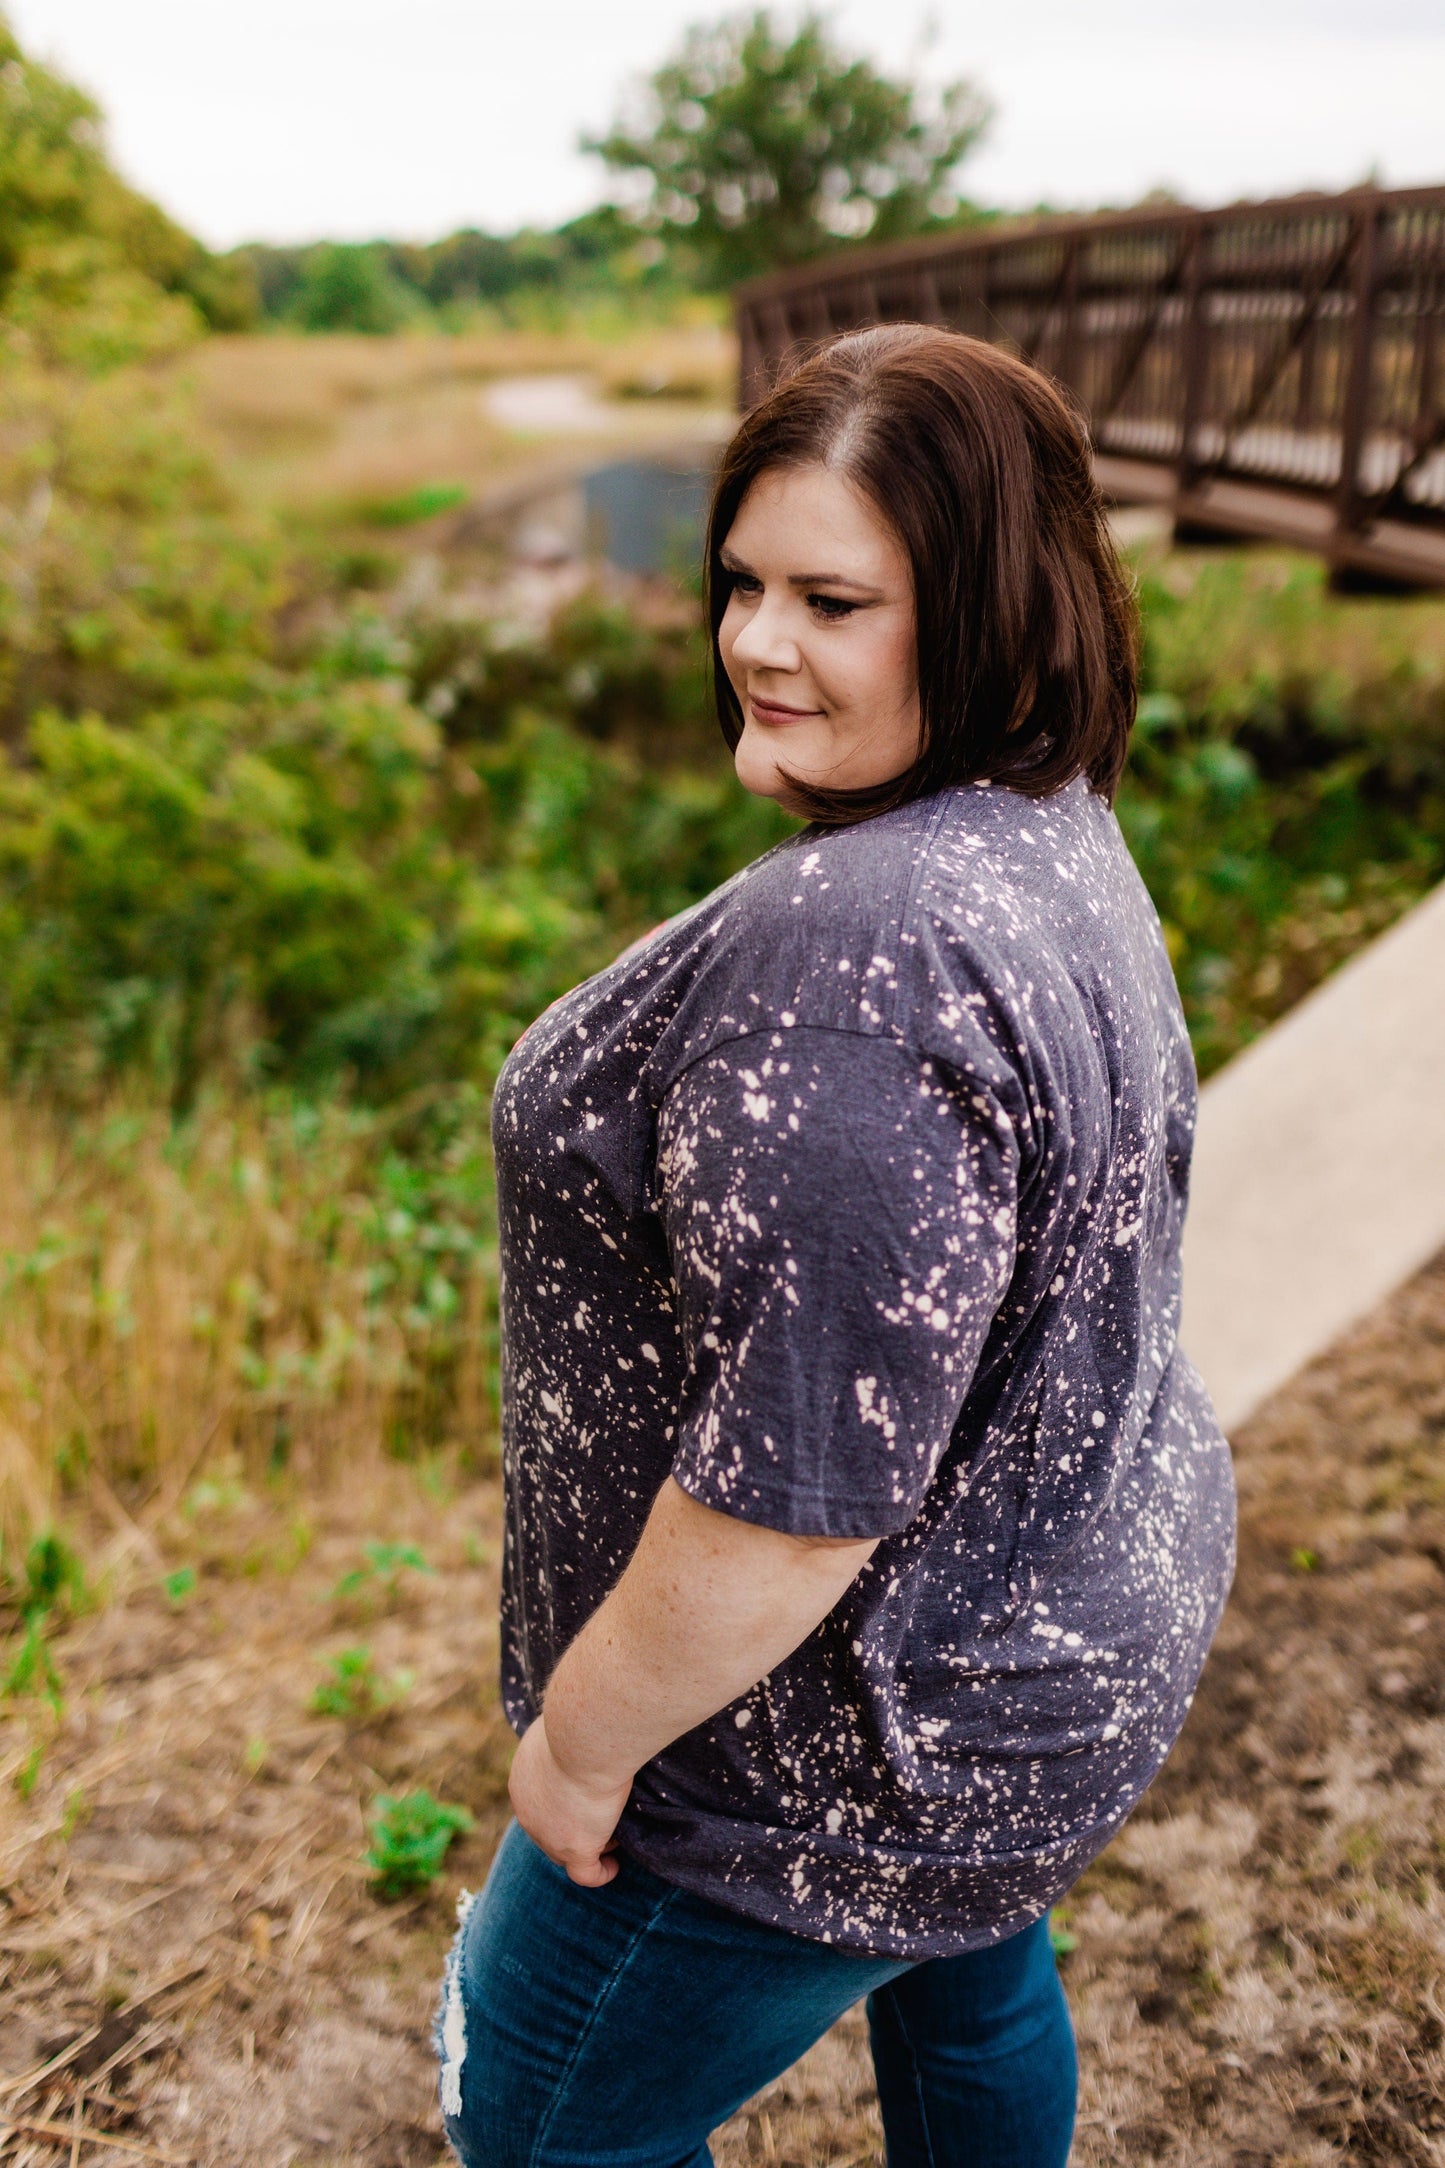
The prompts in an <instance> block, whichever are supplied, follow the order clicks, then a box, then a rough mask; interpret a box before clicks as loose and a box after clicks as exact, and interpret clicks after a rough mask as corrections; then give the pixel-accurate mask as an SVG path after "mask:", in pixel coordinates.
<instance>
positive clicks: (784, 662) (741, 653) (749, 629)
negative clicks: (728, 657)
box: [733, 596, 803, 670]
mask: <svg viewBox="0 0 1445 2168" xmlns="http://www.w3.org/2000/svg"><path fill="white" fill-rule="evenodd" d="M786 620H787V604H786V603H782V604H778V603H775V602H771V601H769V599H768V598H767V596H764V597H763V599H762V601H761V602H759V604H758V606H757V608H756V609H755V610H753V611H751V612H750V613H749V615H748V616H747V618H746V619H745V620H744V622H743V623H742V625H741V626H740V627H739V628H738V631H737V634H736V637H735V638H734V640H733V656H734V658H735V660H736V661H738V662H740V663H741V664H742V665H743V667H744V668H745V669H748V670H800V669H801V668H802V663H803V658H802V656H801V655H800V654H799V652H798V643H797V641H796V640H795V639H793V637H792V636H791V633H790V632H789V629H788V625H787V621H786Z"/></svg>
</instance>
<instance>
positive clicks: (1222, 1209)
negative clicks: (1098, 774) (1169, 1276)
mask: <svg viewBox="0 0 1445 2168" xmlns="http://www.w3.org/2000/svg"><path fill="white" fill-rule="evenodd" d="M1442 1245H1445V884H1442V886H1441V887H1440V888H1438V889H1436V890H1435V891H1434V892H1433V894H1431V895H1430V896H1428V897H1427V898H1426V899H1425V901H1424V902H1423V903H1421V904H1419V905H1418V906H1417V907H1416V908H1415V909H1414V910H1413V911H1411V912H1410V913H1409V914H1408V915H1407V916H1406V917H1405V918H1404V919H1402V920H1401V921H1400V923H1399V924H1398V925H1397V926H1394V927H1392V928H1391V930H1390V932H1388V933H1387V934H1384V935H1382V936H1381V938H1380V939H1379V940H1377V941H1375V942H1373V943H1372V944H1371V945H1370V947H1369V948H1367V949H1365V950H1363V951H1362V952H1361V953H1360V954H1359V955H1358V956H1356V957H1354V958H1353V959H1352V960H1351V961H1350V962H1349V963H1348V964H1346V965H1345V966H1344V967H1343V968H1342V969H1341V970H1339V971H1337V972H1336V973H1335V974H1334V975H1333V976H1332V977H1331V978H1329V979H1327V980H1326V981H1325V983H1324V984H1323V986H1320V987H1318V988H1317V989H1316V990H1315V992H1314V993H1313V994H1311V995H1310V996H1309V997H1308V999H1307V1000H1305V1001H1302V1002H1301V1003H1300V1005H1299V1007H1298V1008H1296V1009H1293V1010H1291V1011H1290V1013H1289V1015H1288V1016H1286V1017H1285V1018H1283V1019H1282V1021H1281V1022H1280V1023H1278V1024H1276V1025H1275V1026H1274V1028H1273V1029H1272V1030H1270V1031H1268V1032H1266V1034H1265V1035H1264V1037H1263V1038H1261V1039H1259V1040H1257V1041H1256V1042H1255V1044H1254V1045H1253V1046H1251V1047H1248V1048H1246V1050H1245V1052H1244V1053H1242V1054H1240V1055H1239V1056H1237V1058H1236V1059H1235V1060H1234V1061H1232V1062H1230V1063H1229V1065H1228V1066H1227V1067H1226V1068H1224V1069H1222V1070H1221V1071H1220V1072H1219V1074H1218V1075H1217V1076H1216V1077H1213V1078H1212V1079H1211V1080H1210V1082H1209V1083H1208V1084H1207V1085H1206V1086H1205V1088H1204V1091H1203V1094H1202V1095H1201V1101H1200V1110H1199V1134H1198V1140H1197V1144H1196V1147H1195V1160H1194V1185H1193V1198H1192V1202H1191V1205H1190V1213H1189V1220H1188V1224H1187V1227H1186V1231H1185V1241H1184V1322H1183V1331H1182V1338H1183V1342H1184V1345H1185V1347H1186V1348H1187V1350H1188V1352H1189V1354H1190V1356H1191V1357H1192V1359H1193V1360H1194V1362H1195V1363H1196V1364H1197V1365H1198V1367H1199V1370H1200V1372H1201V1374H1202V1375H1203V1377H1204V1380H1205V1383H1206V1384H1207V1385H1208V1387H1209V1389H1210V1392H1211V1394H1212V1395H1213V1398H1214V1403H1215V1406H1216V1407H1217V1408H1218V1410H1219V1413H1220V1417H1221V1419H1222V1421H1223V1423H1224V1426H1225V1428H1226V1430H1232V1429H1234V1428H1236V1427H1237V1426H1238V1425H1239V1424H1240V1423H1241V1422H1243V1420H1244V1419H1245V1417H1246V1416H1247V1415H1248V1414H1249V1413H1250V1412H1251V1410H1252V1409H1254V1408H1255V1407H1257V1406H1258V1405H1259V1403H1260V1402H1261V1401H1262V1400H1263V1399H1264V1398H1265V1396H1266V1395H1267V1394H1268V1393H1270V1392H1272V1391H1273V1390H1274V1388H1275V1387H1276V1386H1278V1385H1282V1384H1283V1383H1284V1381H1285V1380H1286V1378H1288V1377H1291V1376H1292V1375H1293V1374H1294V1372H1295V1371H1296V1370H1298V1369H1299V1367H1300V1366H1301V1364H1302V1363H1305V1362H1308V1361H1309V1360H1310V1358H1311V1357H1312V1356H1314V1355H1317V1354H1320V1353H1321V1352H1322V1351H1323V1350H1324V1349H1325V1348H1327V1347H1328V1346H1329V1345H1330V1344H1331V1342H1332V1341H1334V1340H1336V1339H1338V1337H1339V1335H1340V1334H1341V1333H1342V1332H1343V1331H1344V1330H1345V1328H1346V1326H1348V1325H1350V1324H1353V1323H1354V1321H1355V1320H1356V1319H1357V1318H1360V1317H1363V1316H1364V1315H1365V1314H1366V1313H1367V1312H1368V1311H1370V1310H1372V1309H1373V1308H1374V1307H1375V1305H1376V1304H1377V1303H1378V1302H1380V1301H1381V1300H1383V1298H1384V1297H1385V1296H1386V1295H1387V1294H1389V1293H1390V1291H1391V1290H1392V1289H1393V1288H1395V1287H1397V1286H1398V1285H1399V1284H1400V1282H1401V1281H1402V1280H1405V1279H1406V1278H1408V1277H1409V1275H1410V1274H1411V1273H1412V1272H1414V1271H1416V1270H1417V1269H1418V1267H1419V1266H1421V1265H1422V1264H1424V1263H1425V1262H1426V1260H1427V1259H1428V1258H1430V1257H1432V1256H1433V1255H1434V1253H1435V1252H1436V1251H1437V1250H1438V1249H1440V1248H1441V1246H1442Z"/></svg>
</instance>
